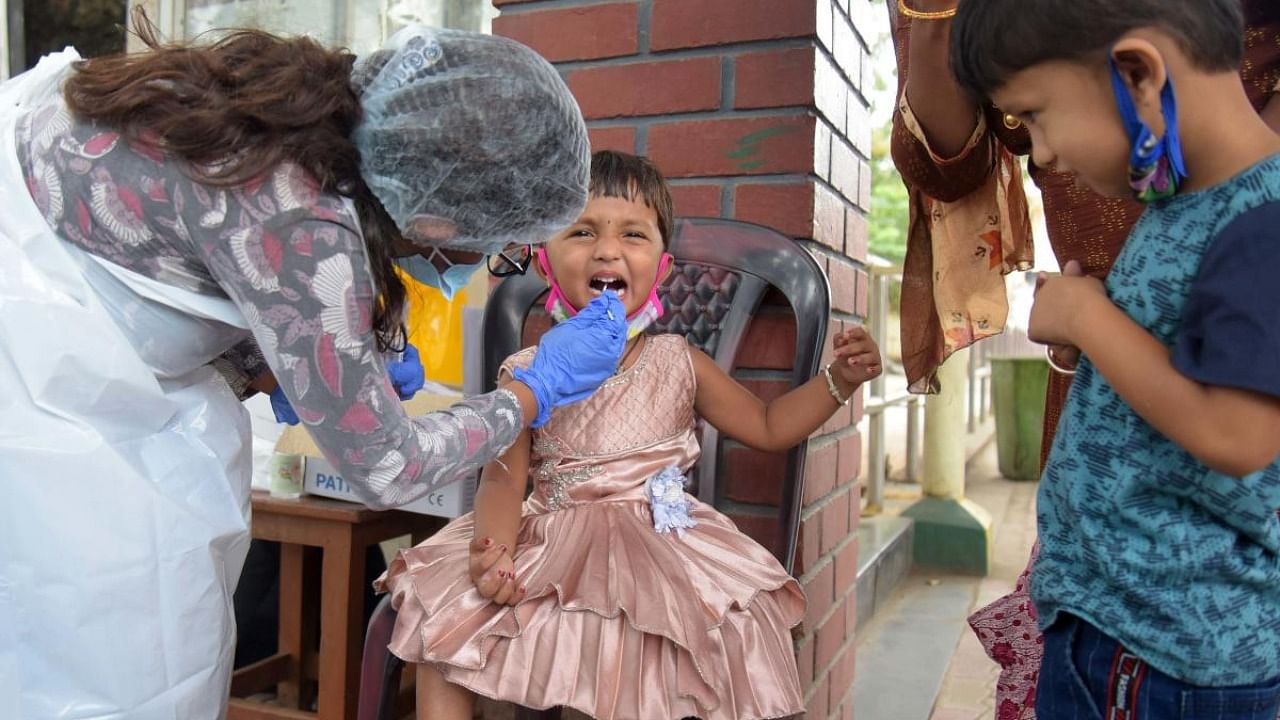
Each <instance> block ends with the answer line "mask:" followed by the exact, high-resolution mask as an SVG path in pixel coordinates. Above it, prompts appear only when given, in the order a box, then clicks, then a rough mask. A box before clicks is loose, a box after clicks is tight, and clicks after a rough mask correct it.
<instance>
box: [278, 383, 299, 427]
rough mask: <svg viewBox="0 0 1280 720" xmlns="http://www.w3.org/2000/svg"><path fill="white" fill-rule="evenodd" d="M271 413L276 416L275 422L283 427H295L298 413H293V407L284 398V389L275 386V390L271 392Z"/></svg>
mask: <svg viewBox="0 0 1280 720" xmlns="http://www.w3.org/2000/svg"><path fill="white" fill-rule="evenodd" d="M271 411H272V412H274V413H275V414H276V422H278V423H284V424H285V425H297V424H298V413H296V412H294V411H293V406H292V405H290V404H289V398H287V397H285V396H284V389H283V388H281V387H280V386H279V385H276V389H275V390H272V391H271Z"/></svg>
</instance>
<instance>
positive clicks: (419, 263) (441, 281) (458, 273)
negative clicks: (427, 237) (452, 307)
mask: <svg viewBox="0 0 1280 720" xmlns="http://www.w3.org/2000/svg"><path fill="white" fill-rule="evenodd" d="M437 256H438V257H439V258H440V259H441V260H442V261H443V262H444V264H446V265H448V266H449V267H448V269H447V270H445V271H444V272H443V273H442V272H440V271H439V270H437V269H436V266H435V264H434V263H432V260H433V259H434V258H436V257H437ZM484 262H485V261H484V260H483V259H481V260H480V262H476V263H470V264H467V265H455V264H453V263H452V262H450V261H449V258H447V257H445V255H444V253H441V252H440V249H439V248H431V255H430V256H429V257H423V256H421V255H410V256H409V257H404V258H400V267H401V268H403V269H404V271H405V272H406V273H408V274H409V276H410V277H412V278H413V279H414V280H417V281H418V282H420V283H422V284H423V285H426V286H427V287H433V288H435V289H437V290H439V291H440V294H442V295H444V299H445V300H453V296H454V295H457V294H458V291H459V290H461V289H462V288H464V287H466V286H467V283H468V282H470V280H471V276H472V275H474V274H475V272H476V271H477V270H479V269H480V268H482V267H484Z"/></svg>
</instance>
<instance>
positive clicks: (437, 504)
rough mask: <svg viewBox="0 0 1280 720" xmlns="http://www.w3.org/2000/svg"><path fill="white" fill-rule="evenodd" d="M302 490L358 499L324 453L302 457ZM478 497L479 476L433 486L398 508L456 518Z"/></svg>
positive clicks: (468, 508)
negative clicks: (434, 488)
mask: <svg viewBox="0 0 1280 720" xmlns="http://www.w3.org/2000/svg"><path fill="white" fill-rule="evenodd" d="M302 490H303V492H305V493H307V494H309V495H320V496H322V497H327V498H333V499H335V500H346V501H348V502H353V503H358V502H360V498H359V497H358V496H357V495H356V492H355V490H353V489H352V488H351V483H348V482H347V481H346V480H344V479H343V477H342V476H341V475H339V474H338V472H337V471H336V470H334V469H333V466H332V465H330V464H329V461H328V460H325V459H324V458H322V457H310V456H308V457H304V458H303V460H302ZM475 500H476V478H475V477H474V476H473V477H472V478H470V479H468V480H459V481H458V482H456V483H453V484H452V485H446V486H444V487H442V488H439V489H436V490H433V491H431V492H429V493H427V494H426V495H423V496H422V497H420V498H418V499H417V500H414V501H413V502H411V503H409V504H408V505H401V506H400V507H399V508H398V509H400V510H407V511H409V512H415V513H421V514H423V515H435V516H436V517H446V518H455V517H458V516H459V515H462V514H464V513H468V512H471V508H472V506H474V505H475Z"/></svg>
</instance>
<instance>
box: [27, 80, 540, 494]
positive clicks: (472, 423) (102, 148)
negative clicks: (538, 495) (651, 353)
mask: <svg viewBox="0 0 1280 720" xmlns="http://www.w3.org/2000/svg"><path fill="white" fill-rule="evenodd" d="M17 146H18V159H19V162H20V163H21V165H22V169H23V173H24V175H25V177H26V180H27V185H28V188H29V190H30V193H31V196H32V198H33V199H34V200H35V202H36V204H37V205H38V206H39V208H40V210H41V212H42V213H43V215H44V217H45V218H46V219H47V220H48V222H49V225H50V226H51V227H53V228H54V229H55V230H56V231H57V232H58V233H59V234H60V235H61V236H62V237H63V238H64V239H65V240H66V241H68V242H70V243H72V244H74V245H76V246H78V247H80V248H81V249H83V250H85V251H87V252H89V253H91V254H93V255H95V256H97V257H99V258H101V259H104V260H107V261H110V262H112V263H114V264H116V265H119V266H121V267H124V268H127V269H128V270H131V271H133V272H136V273H138V274H141V275H143V276H145V277H148V278H151V279H153V280H156V281H159V282H162V283H166V284H169V285H173V286H176V287H180V288H183V289H186V290H190V291H193V292H197V293H201V294H207V295H216V296H220V297H226V298H230V300H231V301H232V302H234V303H235V304H236V306H238V307H239V309H240V311H241V312H242V313H243V315H244V318H245V319H246V320H247V322H248V327H249V331H248V332H246V333H245V334H244V337H243V338H241V339H240V342H239V343H238V344H236V345H234V346H233V347H228V348H225V351H226V352H225V353H223V354H222V356H221V357H219V358H210V361H211V362H213V363H214V364H215V366H217V367H218V368H219V369H220V370H221V371H222V372H223V374H224V375H225V376H228V378H229V379H230V380H231V381H232V385H233V388H235V389H237V390H238V391H243V388H244V386H245V385H246V384H247V382H248V380H249V379H251V378H253V377H256V376H257V375H259V374H261V373H262V372H263V371H264V370H266V368H267V367H269V368H270V370H271V371H272V372H273V373H274V374H275V377H276V378H277V380H278V381H279V382H280V384H281V387H282V388H283V389H284V393H285V395H286V396H287V397H288V398H289V401H290V402H291V403H292V404H293V407H294V409H295V410H296V411H297V413H298V417H299V418H301V420H302V422H304V423H306V425H307V427H308V429H309V430H310V432H311V435H312V436H313V437H314V439H315V441H316V443H317V444H318V445H319V446H320V448H321V449H322V450H323V451H324V454H325V457H326V458H328V459H329V461H330V462H332V463H333V464H334V466H335V467H337V468H338V469H339V471H340V472H341V473H342V475H343V476H344V477H345V478H346V479H348V480H349V481H351V483H352V485H353V486H354V487H356V488H357V489H358V490H359V491H360V494H361V495H362V496H363V497H364V499H365V500H366V501H367V502H369V504H370V505H372V506H374V507H388V506H395V505H400V504H403V503H406V502H409V501H411V500H413V499H415V498H417V497H419V496H421V495H423V494H425V493H426V492H427V491H429V490H431V489H434V488H436V487H439V486H441V485H445V484H448V483H450V482H453V481H454V480H457V479H459V478H461V477H464V476H465V475H466V474H468V473H471V472H473V471H475V470H476V469H477V468H479V467H480V466H481V465H482V464H483V463H485V462H488V461H489V460H492V459H494V458H495V457H497V456H498V455H499V454H500V453H501V452H503V451H504V450H505V449H506V448H507V447H509V446H510V445H511V443H512V442H514V440H515V438H516V436H517V435H518V434H519V432H520V430H521V428H522V422H521V420H522V413H521V408H520V404H519V402H518V401H517V400H516V397H515V395H513V394H512V393H511V392H509V391H506V390H499V391H497V392H494V393H489V394H487V395H481V396H477V397H473V398H470V399H468V400H466V401H464V402H461V403H459V404H457V405H455V406H453V407H452V408H450V409H449V410H447V411H444V412H439V413H432V414H429V415H426V416H423V417H418V418H412V419H411V418H409V417H408V416H407V415H406V414H405V413H404V410H403V409H402V406H401V404H400V402H399V400H398V399H397V397H396V393H395V391H394V390H393V388H392V386H391V383H390V380H389V378H388V377H387V371H386V367H385V364H384V361H383V358H382V357H381V356H380V354H379V353H378V352H377V350H376V344H375V340H374V333H373V330H372V308H373V303H374V298H375V297H376V292H375V289H374V285H373V279H372V276H371V274H370V272H369V270H368V258H367V255H366V251H365V247H364V242H363V239H362V236H361V234H360V230H359V224H358V222H357V220H356V215H355V210H354V207H352V206H350V205H349V204H348V203H347V201H346V200H344V199H343V198H342V197H340V196H337V195H331V194H326V193H322V192H320V191H319V189H318V186H317V184H316V183H315V182H314V181H313V180H312V178H310V177H309V176H308V175H307V174H306V173H305V172H304V171H302V170H301V169H299V168H297V167H296V166H291V165H281V166H280V167H278V168H276V170H275V171H274V172H272V173H271V174H270V176H268V177H263V178H260V179H259V180H257V181H255V182H252V183H249V184H247V185H244V186H241V187H234V188H218V187H213V186H209V185H205V184H201V183H199V182H196V181H194V180H192V179H191V178H190V177H188V175H187V174H186V173H184V172H183V168H182V164H181V162H180V161H178V160H176V159H174V158H171V157H169V156H167V155H166V154H164V153H163V152H161V151H159V150H158V149H156V148H155V147H153V146H148V145H146V144H143V143H131V142H129V141H128V140H126V139H125V138H123V137H122V136H121V134H120V133H119V132H117V131H115V130H113V129H110V128H105V127H97V126H95V125H93V124H91V123H87V122H83V121H80V120H78V119H76V118H75V117H74V116H73V115H72V114H71V113H70V112H69V111H68V109H67V108H66V105H65V104H64V103H63V102H62V100H61V99H60V98H58V99H56V100H54V101H52V102H50V103H49V104H47V105H45V106H44V107H41V108H37V109H35V110H33V111H32V112H31V113H29V114H28V115H26V116H25V117H24V118H23V119H22V120H21V121H20V122H19V124H18V129H17ZM259 349H260V351H259Z"/></svg>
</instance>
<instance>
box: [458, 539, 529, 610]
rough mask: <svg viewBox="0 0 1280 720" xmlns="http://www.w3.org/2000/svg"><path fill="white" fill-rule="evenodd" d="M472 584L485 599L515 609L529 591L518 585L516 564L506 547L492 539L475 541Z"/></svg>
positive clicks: (472, 560) (472, 547)
mask: <svg viewBox="0 0 1280 720" xmlns="http://www.w3.org/2000/svg"><path fill="white" fill-rule="evenodd" d="M470 552H471V559H470V566H469V569H470V572H471V582H473V583H475V586H476V592H478V593H480V595H481V597H486V598H489V599H490V600H492V601H494V602H495V603H498V604H499V605H515V604H516V603H517V602H519V601H520V600H522V599H524V594H525V588H524V586H523V585H520V584H519V583H517V582H516V572H515V570H516V566H515V561H514V560H512V559H511V552H510V550H509V549H508V548H507V546H506V545H499V544H497V543H495V542H493V540H492V539H491V538H476V539H474V540H472V541H471V550H470Z"/></svg>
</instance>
